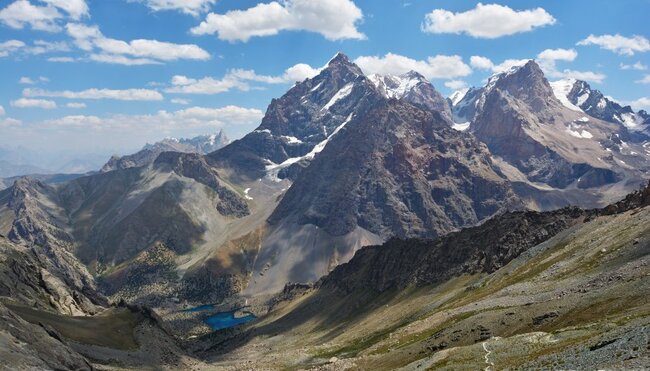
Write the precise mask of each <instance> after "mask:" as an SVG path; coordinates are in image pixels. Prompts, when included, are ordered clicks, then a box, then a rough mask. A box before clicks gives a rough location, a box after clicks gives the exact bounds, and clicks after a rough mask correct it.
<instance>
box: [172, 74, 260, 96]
mask: <svg viewBox="0 0 650 371" xmlns="http://www.w3.org/2000/svg"><path fill="white" fill-rule="evenodd" d="M171 83H172V86H171V87H169V88H167V89H165V92H167V93H176V94H219V93H225V92H227V91H230V90H233V89H237V90H241V91H247V90H249V89H250V87H249V85H248V84H247V83H245V82H243V81H241V80H239V79H237V78H236V77H234V76H231V75H226V76H225V77H224V78H222V79H215V78H213V77H204V78H202V79H193V78H189V77H187V76H183V75H176V76H174V77H172V82H171Z"/></svg>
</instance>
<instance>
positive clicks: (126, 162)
mask: <svg viewBox="0 0 650 371" xmlns="http://www.w3.org/2000/svg"><path fill="white" fill-rule="evenodd" d="M228 143H230V139H228V137H227V136H226V134H225V133H224V132H223V131H222V130H220V131H219V132H218V133H216V134H211V135H200V136H197V137H194V138H190V139H186V138H181V139H176V138H166V139H164V140H162V141H160V142H156V143H154V144H146V145H145V146H144V147H143V148H142V150H140V151H138V152H136V153H134V154H131V155H127V156H122V157H120V156H113V157H111V159H110V160H109V161H108V162H107V163H106V164H105V165H104V166H103V167H102V168H101V170H100V171H101V172H107V171H113V170H117V169H128V168H130V167H142V166H146V165H149V164H152V163H153V162H154V161H155V160H156V158H158V156H159V155H160V154H161V153H163V152H181V153H198V154H202V155H205V154H208V153H210V152H214V151H216V150H218V149H220V148H223V147H225V146H226V145H227V144H228Z"/></svg>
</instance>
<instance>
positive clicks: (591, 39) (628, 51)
mask: <svg viewBox="0 0 650 371" xmlns="http://www.w3.org/2000/svg"><path fill="white" fill-rule="evenodd" d="M577 45H598V46H600V48H601V49H605V50H609V51H612V52H614V53H617V54H621V55H634V53H642V52H647V51H650V41H648V39H646V38H645V37H643V36H640V35H633V36H632V37H625V36H621V35H619V34H616V35H601V36H595V35H589V36H588V37H587V38H586V39H584V40H581V41H579V42H578V44H577Z"/></svg>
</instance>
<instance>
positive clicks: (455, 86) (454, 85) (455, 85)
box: [445, 80, 467, 90]
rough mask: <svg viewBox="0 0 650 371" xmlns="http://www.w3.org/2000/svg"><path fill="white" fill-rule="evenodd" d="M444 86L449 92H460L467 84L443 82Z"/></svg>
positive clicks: (461, 81) (457, 81)
mask: <svg viewBox="0 0 650 371" xmlns="http://www.w3.org/2000/svg"><path fill="white" fill-rule="evenodd" d="M445 86H446V87H448V88H449V89H451V90H461V89H465V88H466V87H467V83H466V82H465V81H463V80H450V81H445Z"/></svg>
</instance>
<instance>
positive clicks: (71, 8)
mask: <svg viewBox="0 0 650 371" xmlns="http://www.w3.org/2000/svg"><path fill="white" fill-rule="evenodd" d="M41 1H43V2H44V3H46V4H49V5H52V6H54V7H57V8H59V9H62V10H63V11H65V12H66V13H68V14H69V15H70V17H71V18H72V19H75V20H78V19H80V18H81V17H87V16H88V4H86V1H85V0H41Z"/></svg>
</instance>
